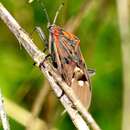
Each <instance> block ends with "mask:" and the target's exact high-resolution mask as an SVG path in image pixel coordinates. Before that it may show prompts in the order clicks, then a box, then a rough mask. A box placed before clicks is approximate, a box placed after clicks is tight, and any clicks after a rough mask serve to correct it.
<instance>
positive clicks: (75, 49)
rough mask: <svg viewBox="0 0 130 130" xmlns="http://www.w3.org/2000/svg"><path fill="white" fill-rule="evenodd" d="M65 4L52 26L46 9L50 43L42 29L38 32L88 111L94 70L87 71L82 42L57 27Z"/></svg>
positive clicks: (66, 80) (53, 60)
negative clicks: (91, 78)
mask: <svg viewBox="0 0 130 130" xmlns="http://www.w3.org/2000/svg"><path fill="white" fill-rule="evenodd" d="M62 6H63V4H62V5H60V7H59V8H58V10H57V12H56V15H55V17H54V20H53V23H52V24H50V22H49V21H50V20H49V16H48V14H47V11H46V10H45V8H44V11H45V14H46V17H47V20H48V29H49V41H47V40H46V36H45V34H44V32H43V31H42V29H41V28H40V27H36V31H37V32H38V33H39V35H40V37H41V38H42V39H43V41H44V43H45V48H47V49H48V52H49V54H50V55H51V59H52V60H51V61H52V63H53V65H54V66H55V68H56V69H57V71H58V73H60V75H61V76H62V78H63V80H64V81H65V82H66V83H67V84H68V85H69V86H70V87H71V88H72V89H73V91H74V93H75V94H76V96H77V98H78V99H79V100H80V101H81V102H82V104H83V105H84V106H85V107H86V108H87V109H88V108H89V106H90V102H91V93H92V90H91V82H90V76H91V75H93V74H94V72H95V71H94V70H92V69H87V67H86V65H85V61H84V58H83V56H82V54H81V51H80V46H79V44H80V40H79V38H78V37H76V36H75V35H74V34H72V33H69V32H66V31H65V30H64V29H63V28H61V27H59V26H57V25H55V22H56V19H57V17H58V14H59V12H60V9H61V8H62Z"/></svg>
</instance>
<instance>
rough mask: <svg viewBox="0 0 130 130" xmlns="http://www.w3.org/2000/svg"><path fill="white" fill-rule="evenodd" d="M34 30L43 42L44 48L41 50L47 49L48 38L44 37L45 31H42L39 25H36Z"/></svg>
mask: <svg viewBox="0 0 130 130" xmlns="http://www.w3.org/2000/svg"><path fill="white" fill-rule="evenodd" d="M35 30H36V31H37V33H38V35H39V36H40V38H41V40H42V41H43V42H44V44H45V49H44V50H43V52H45V51H46V50H47V49H48V40H47V38H46V35H45V33H44V32H43V30H42V29H41V27H39V26H36V27H35Z"/></svg>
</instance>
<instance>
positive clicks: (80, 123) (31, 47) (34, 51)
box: [0, 3, 89, 130]
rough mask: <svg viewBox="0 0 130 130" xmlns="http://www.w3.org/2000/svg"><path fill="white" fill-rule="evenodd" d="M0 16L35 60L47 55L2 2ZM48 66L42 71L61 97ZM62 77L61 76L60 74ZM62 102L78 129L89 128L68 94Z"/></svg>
mask: <svg viewBox="0 0 130 130" xmlns="http://www.w3.org/2000/svg"><path fill="white" fill-rule="evenodd" d="M0 17H1V19H2V20H3V21H4V22H5V23H6V24H7V26H8V27H9V29H10V30H11V31H12V32H13V33H14V35H15V36H16V37H17V39H18V41H19V42H20V43H21V45H23V47H24V48H25V49H26V51H27V52H28V53H29V55H30V56H31V57H32V58H33V60H34V61H35V62H36V63H37V65H38V66H39V64H40V63H41V62H42V61H43V59H44V58H45V55H44V54H43V53H42V52H41V51H40V50H39V49H38V48H37V47H36V46H35V44H34V43H33V41H32V40H31V39H30V38H29V36H28V35H27V33H26V32H25V31H24V30H23V29H22V28H21V27H20V25H19V24H18V23H17V22H16V21H15V19H14V18H13V17H12V16H11V15H10V13H9V12H8V11H7V10H6V9H5V8H4V6H3V5H2V4H1V3H0ZM45 65H46V66H50V64H49V63H45ZM47 68H48V67H45V68H42V72H43V73H44V75H45V76H46V78H47V79H48V80H49V82H50V84H51V87H52V89H53V90H54V92H55V94H56V95H57V96H58V97H59V96H60V95H61V93H62V90H61V88H60V87H59V86H58V85H57V83H56V80H55V79H54V77H52V76H50V74H49V70H48V69H47ZM58 77H60V76H58ZM60 101H61V103H62V104H63V106H64V107H65V109H66V111H67V112H68V114H69V116H70V118H71V119H72V121H73V123H74V125H75V126H76V128H77V129H78V130H89V128H88V126H87V124H86V122H85V121H84V119H83V118H82V117H81V115H80V114H79V113H78V112H77V110H75V109H73V108H72V107H71V106H72V104H71V102H70V100H69V98H68V97H67V96H65V95H64V96H63V97H62V98H60Z"/></svg>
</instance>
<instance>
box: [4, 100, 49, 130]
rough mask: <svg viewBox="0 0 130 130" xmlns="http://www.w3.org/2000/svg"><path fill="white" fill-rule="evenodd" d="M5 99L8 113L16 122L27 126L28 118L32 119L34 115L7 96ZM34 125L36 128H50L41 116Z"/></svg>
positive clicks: (38, 129) (39, 129)
mask: <svg viewBox="0 0 130 130" xmlns="http://www.w3.org/2000/svg"><path fill="white" fill-rule="evenodd" d="M4 101H5V110H6V112H7V114H8V115H9V116H10V117H11V118H12V119H14V120H15V121H16V122H18V123H20V124H21V125H23V126H25V127H26V126H27V124H28V120H29V119H30V117H32V113H30V112H29V111H27V110H25V109H24V108H22V107H21V106H18V105H17V104H16V103H14V102H12V101H11V100H9V99H7V98H5V99H4ZM32 127H33V129H34V130H48V128H47V124H46V123H45V122H44V121H43V120H41V119H39V118H36V119H35V122H34V123H33V124H32Z"/></svg>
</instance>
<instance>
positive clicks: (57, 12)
mask: <svg viewBox="0 0 130 130" xmlns="http://www.w3.org/2000/svg"><path fill="white" fill-rule="evenodd" d="M63 5H64V3H62V4H61V5H60V6H59V8H58V10H57V11H56V15H55V17H54V20H53V24H55V22H56V20H57V17H58V15H59V12H60V10H61V8H62V7H63Z"/></svg>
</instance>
